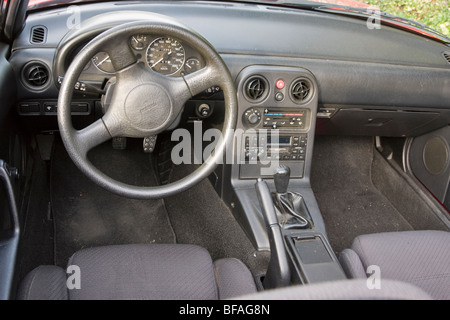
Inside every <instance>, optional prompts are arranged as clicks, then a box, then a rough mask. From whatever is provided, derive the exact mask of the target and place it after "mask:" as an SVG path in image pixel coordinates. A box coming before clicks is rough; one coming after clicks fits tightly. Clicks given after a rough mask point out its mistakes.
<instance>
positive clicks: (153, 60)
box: [84, 34, 205, 77]
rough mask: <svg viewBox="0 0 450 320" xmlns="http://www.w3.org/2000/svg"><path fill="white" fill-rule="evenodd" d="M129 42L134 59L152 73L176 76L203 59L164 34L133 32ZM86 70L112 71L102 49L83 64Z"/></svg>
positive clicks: (196, 66)
mask: <svg viewBox="0 0 450 320" xmlns="http://www.w3.org/2000/svg"><path fill="white" fill-rule="evenodd" d="M129 45H130V47H131V48H132V50H133V51H134V53H135V55H136V58H137V60H138V61H140V62H143V63H145V65H146V66H147V67H148V68H149V69H152V70H153V71H155V72H158V73H161V74H164V75H167V76H173V77H177V76H178V77H179V76H182V75H183V74H190V73H193V72H195V71H198V70H200V69H202V68H203V67H204V66H205V62H204V59H203V58H202V57H201V55H200V54H198V53H197V52H196V51H195V50H193V49H192V48H191V47H190V46H188V45H186V44H183V43H181V42H180V41H179V40H178V39H175V38H171V37H166V36H154V35H148V34H136V35H134V36H132V37H130V39H129ZM84 71H85V72H86V73H92V72H98V71H100V72H101V73H104V74H110V75H112V74H114V73H115V70H114V67H113V65H112V63H111V59H110V58H109V56H108V54H107V53H106V52H99V53H97V54H96V55H95V56H94V57H93V58H92V59H91V62H90V63H89V64H88V65H86V67H85V69H84Z"/></svg>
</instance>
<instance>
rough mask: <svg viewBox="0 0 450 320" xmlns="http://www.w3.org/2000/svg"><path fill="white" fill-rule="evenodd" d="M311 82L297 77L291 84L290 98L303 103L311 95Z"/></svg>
mask: <svg viewBox="0 0 450 320" xmlns="http://www.w3.org/2000/svg"><path fill="white" fill-rule="evenodd" d="M312 90H313V87H312V84H311V82H310V81H309V80H307V79H305V78H302V79H297V80H295V81H294V82H293V83H292V86H291V91H290V92H291V98H292V100H294V102H296V103H305V102H306V101H308V100H309V98H310V97H311V96H312Z"/></svg>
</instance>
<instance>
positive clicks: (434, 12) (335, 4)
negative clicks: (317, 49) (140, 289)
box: [28, 0, 450, 37]
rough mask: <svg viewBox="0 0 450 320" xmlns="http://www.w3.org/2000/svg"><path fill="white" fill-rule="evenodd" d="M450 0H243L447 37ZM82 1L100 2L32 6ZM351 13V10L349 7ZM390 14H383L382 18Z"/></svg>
mask: <svg viewBox="0 0 450 320" xmlns="http://www.w3.org/2000/svg"><path fill="white" fill-rule="evenodd" d="M449 1H450V0H259V1H255V0H243V1H242V2H259V3H262V4H271V5H277V4H278V5H292V6H300V7H303V6H308V5H309V6H310V8H313V7H314V6H316V7H320V6H327V9H328V10H333V9H334V10H339V9H340V10H342V8H347V9H352V8H354V9H357V11H355V12H354V13H357V12H359V13H361V12H364V11H367V12H369V13H373V12H376V11H377V10H381V12H383V13H388V14H390V15H391V18H392V17H401V18H405V19H408V20H411V21H415V22H418V23H420V24H423V27H425V28H426V27H428V28H431V29H432V30H434V31H437V32H439V33H441V34H443V35H445V36H447V37H450V8H449ZM80 2H99V1H95V0H29V4H28V8H29V9H38V8H43V7H48V6H53V5H67V4H76V3H80ZM347 11H348V12H350V13H351V11H349V10H347ZM388 17H389V16H386V15H383V18H388Z"/></svg>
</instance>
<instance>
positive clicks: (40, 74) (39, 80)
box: [23, 62, 49, 88]
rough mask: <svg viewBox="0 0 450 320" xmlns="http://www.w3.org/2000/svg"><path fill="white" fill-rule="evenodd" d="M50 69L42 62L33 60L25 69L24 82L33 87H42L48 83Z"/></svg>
mask: <svg viewBox="0 0 450 320" xmlns="http://www.w3.org/2000/svg"><path fill="white" fill-rule="evenodd" d="M48 79H49V71H48V69H47V67H46V66H44V65H43V64H42V63H38V62H32V63H30V64H28V65H27V66H26V67H25V68H24V70H23V80H24V82H25V83H26V84H27V85H28V86H30V87H32V88H40V87H42V86H44V85H45V84H47V82H48Z"/></svg>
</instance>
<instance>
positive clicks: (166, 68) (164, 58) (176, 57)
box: [147, 37, 185, 75]
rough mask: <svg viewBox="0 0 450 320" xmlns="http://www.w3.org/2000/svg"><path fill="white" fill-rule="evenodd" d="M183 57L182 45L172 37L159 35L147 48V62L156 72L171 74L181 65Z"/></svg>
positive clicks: (178, 69)
mask: <svg viewBox="0 0 450 320" xmlns="http://www.w3.org/2000/svg"><path fill="white" fill-rule="evenodd" d="M184 59H185V53H184V47H183V45H182V44H181V43H180V42H179V41H178V40H175V39H173V38H168V37H161V38H158V39H156V40H154V41H153V42H152V43H151V44H150V45H149V46H148V48H147V63H148V65H149V67H150V68H151V69H152V70H155V71H156V72H159V73H162V74H165V75H172V74H174V73H176V72H178V71H180V69H181V68H182V67H183V64H184Z"/></svg>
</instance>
